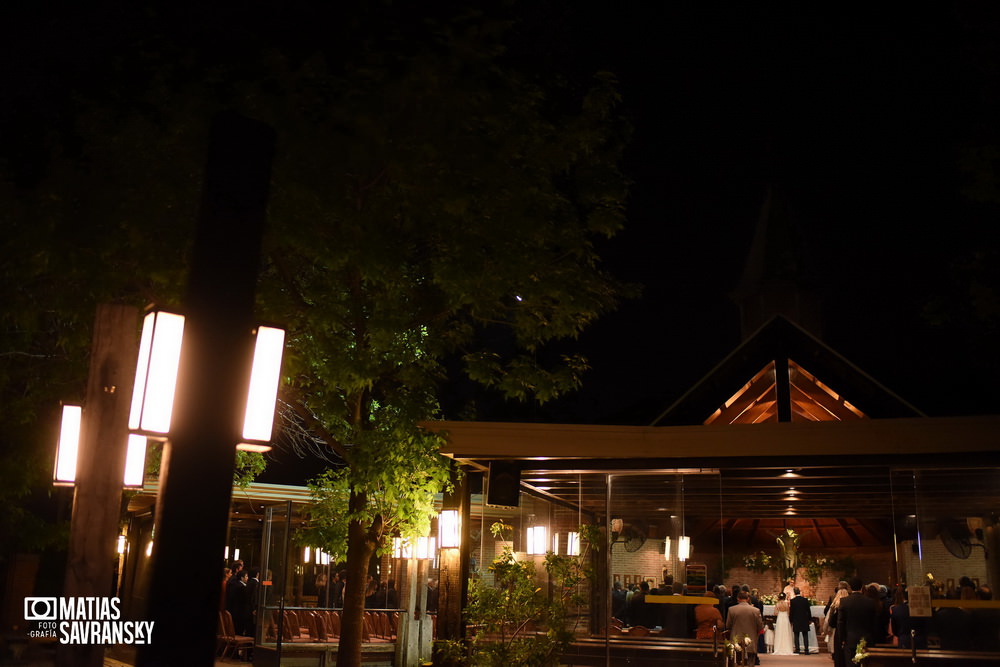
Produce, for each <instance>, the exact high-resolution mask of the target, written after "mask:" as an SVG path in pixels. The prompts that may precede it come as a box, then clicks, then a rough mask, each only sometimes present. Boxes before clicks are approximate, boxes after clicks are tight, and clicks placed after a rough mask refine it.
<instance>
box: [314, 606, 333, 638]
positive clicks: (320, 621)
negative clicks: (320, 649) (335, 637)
mask: <svg viewBox="0 0 1000 667" xmlns="http://www.w3.org/2000/svg"><path fill="white" fill-rule="evenodd" d="M313 620H314V622H315V623H316V639H317V640H318V641H321V642H325V641H327V639H329V637H328V635H327V631H326V614H324V613H322V612H313Z"/></svg>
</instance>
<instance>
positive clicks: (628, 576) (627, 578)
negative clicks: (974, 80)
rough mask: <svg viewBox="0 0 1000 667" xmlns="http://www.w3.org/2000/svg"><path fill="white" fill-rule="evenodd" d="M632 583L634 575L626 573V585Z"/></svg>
mask: <svg viewBox="0 0 1000 667" xmlns="http://www.w3.org/2000/svg"><path fill="white" fill-rule="evenodd" d="M631 583H632V577H631V576H630V575H628V574H626V575H625V585H626V586H628V585H630V584H631Z"/></svg>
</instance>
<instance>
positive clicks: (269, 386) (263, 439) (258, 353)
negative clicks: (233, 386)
mask: <svg viewBox="0 0 1000 667" xmlns="http://www.w3.org/2000/svg"><path fill="white" fill-rule="evenodd" d="M255 338H256V340H255V341H254V353H253V367H252V369H251V371H250V388H249V390H248V391H247V409H246V416H245V418H244V420H243V440H244V442H241V443H239V444H238V445H237V446H236V448H237V449H242V450H246V451H251V452H266V451H268V450H269V449H271V445H270V444H269V443H270V441H271V430H272V427H273V426H274V405H275V402H276V400H277V397H278V381H279V380H280V377H281V355H282V352H283V351H284V348H285V331H284V329H276V328H275V327H265V326H260V327H257V335H256V337H255Z"/></svg>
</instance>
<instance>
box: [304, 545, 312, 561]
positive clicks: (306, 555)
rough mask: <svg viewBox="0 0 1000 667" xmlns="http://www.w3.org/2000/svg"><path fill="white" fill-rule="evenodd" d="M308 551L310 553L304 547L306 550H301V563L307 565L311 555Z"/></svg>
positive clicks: (307, 548)
mask: <svg viewBox="0 0 1000 667" xmlns="http://www.w3.org/2000/svg"><path fill="white" fill-rule="evenodd" d="M309 551H310V549H309V547H306V548H304V549H303V550H302V562H303V563H308V562H309V557H310V555H311V554H310V553H309Z"/></svg>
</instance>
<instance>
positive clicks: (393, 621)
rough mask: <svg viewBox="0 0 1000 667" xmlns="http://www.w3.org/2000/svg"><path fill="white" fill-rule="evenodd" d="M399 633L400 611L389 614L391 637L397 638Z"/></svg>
mask: <svg viewBox="0 0 1000 667" xmlns="http://www.w3.org/2000/svg"><path fill="white" fill-rule="evenodd" d="M398 634H399V612H398V611H394V612H392V613H391V614H389V639H395V638H396V636H397V635H398Z"/></svg>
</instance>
